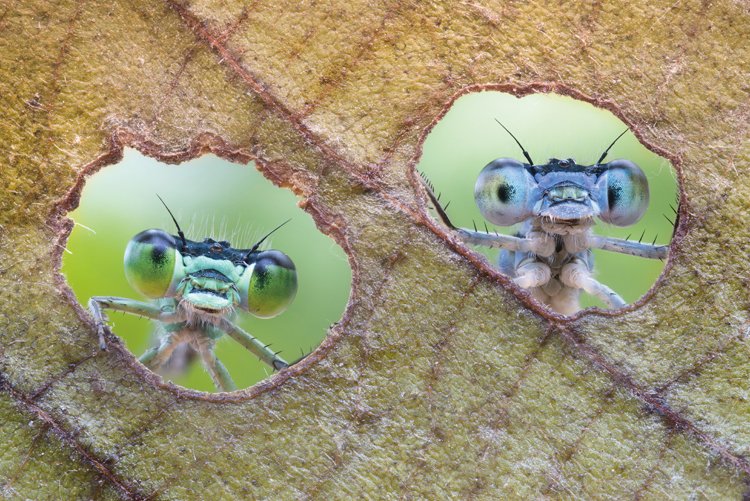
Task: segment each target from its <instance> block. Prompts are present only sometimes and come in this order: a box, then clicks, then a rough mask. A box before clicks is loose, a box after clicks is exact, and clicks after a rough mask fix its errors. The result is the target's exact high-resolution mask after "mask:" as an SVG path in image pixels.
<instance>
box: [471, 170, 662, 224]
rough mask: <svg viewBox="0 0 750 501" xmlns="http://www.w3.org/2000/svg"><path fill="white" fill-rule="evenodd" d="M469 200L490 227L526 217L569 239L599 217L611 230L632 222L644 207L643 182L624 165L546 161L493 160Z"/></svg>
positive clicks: (642, 176)
mask: <svg viewBox="0 0 750 501" xmlns="http://www.w3.org/2000/svg"><path fill="white" fill-rule="evenodd" d="M474 198H475V200H476V203H477V206H478V207H479V210H480V211H481V213H482V215H483V216H484V217H485V218H486V219H487V220H488V221H490V222H492V223H493V224H497V225H500V226H510V225H513V224H516V223H520V222H523V221H525V220H527V219H530V218H536V219H538V220H539V221H540V223H541V225H542V228H543V229H544V231H547V232H549V233H554V234H561V235H564V234H571V233H577V232H582V231H585V230H587V229H588V228H590V227H591V226H592V225H593V224H594V221H595V218H599V219H601V220H602V221H604V222H607V223H610V224H614V225H617V226H629V225H631V224H633V223H635V222H637V221H638V220H639V219H640V218H641V217H642V216H643V214H644V213H645V212H646V209H647V208H648V199H649V192H648V181H647V180H646V176H645V174H644V173H643V171H642V170H641V169H640V167H638V166H637V165H635V164H634V163H633V162H630V161H629V160H614V161H612V162H608V163H605V164H601V165H600V164H596V165H590V166H583V165H578V164H576V163H575V161H574V160H573V159H567V160H558V159H556V158H552V159H550V161H549V162H548V163H547V164H544V165H531V164H524V163H521V162H519V161H518V160H514V159H510V158H499V159H497V160H494V161H493V162H491V163H490V164H489V165H487V166H486V167H485V168H484V169H483V170H482V172H481V173H480V174H479V178H478V179H477V182H476V185H475V187H474Z"/></svg>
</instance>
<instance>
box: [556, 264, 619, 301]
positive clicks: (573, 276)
mask: <svg viewBox="0 0 750 501" xmlns="http://www.w3.org/2000/svg"><path fill="white" fill-rule="evenodd" d="M560 281H561V282H562V283H563V285H567V286H568V287H572V288H574V289H583V290H584V291H586V292H588V293H589V294H591V295H592V296H595V297H598V298H599V299H601V300H602V302H604V304H606V305H607V306H608V307H609V308H621V307H623V306H625V304H626V303H625V300H624V299H622V298H621V297H620V296H619V295H618V294H617V293H616V292H615V291H613V290H612V289H610V288H609V287H607V286H606V285H604V284H603V283H601V282H598V281H597V280H595V279H594V278H593V277H592V276H591V271H589V268H588V266H587V265H586V263H584V262H583V261H582V260H580V259H576V260H574V261H573V262H571V263H568V264H566V265H565V266H563V268H562V271H561V272H560Z"/></svg>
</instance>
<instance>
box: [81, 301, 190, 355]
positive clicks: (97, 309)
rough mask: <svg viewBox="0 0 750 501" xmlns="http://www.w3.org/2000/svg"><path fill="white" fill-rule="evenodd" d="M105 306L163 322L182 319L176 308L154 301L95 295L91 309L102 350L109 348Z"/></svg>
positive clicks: (90, 305)
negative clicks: (165, 308)
mask: <svg viewBox="0 0 750 501" xmlns="http://www.w3.org/2000/svg"><path fill="white" fill-rule="evenodd" d="M104 308H107V309H110V310H115V311H122V312H124V313H130V314H132V315H137V316H139V317H144V318H150V319H151V320H159V321H162V322H174V321H177V320H180V318H179V315H178V314H177V313H175V312H174V310H166V311H165V310H163V309H162V308H161V307H160V306H159V305H156V304H153V303H144V302H142V301H136V300H134V299H127V298H124V297H114V296H94V297H92V298H91V299H89V310H90V311H91V314H92V315H93V317H94V321H95V322H96V332H97V334H98V336H99V347H100V348H101V349H102V350H106V349H107V344H106V342H105V340H104V325H105V323H106V318H105V316H104V313H103V312H102V310H103V309H104Z"/></svg>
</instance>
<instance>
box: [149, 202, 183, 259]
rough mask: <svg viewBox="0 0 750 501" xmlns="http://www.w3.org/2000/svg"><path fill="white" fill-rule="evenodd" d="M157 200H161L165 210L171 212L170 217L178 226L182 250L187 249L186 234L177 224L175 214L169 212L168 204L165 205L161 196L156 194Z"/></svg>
mask: <svg viewBox="0 0 750 501" xmlns="http://www.w3.org/2000/svg"><path fill="white" fill-rule="evenodd" d="M156 198H158V199H159V201H160V202H161V203H162V205H163V206H164V208H165V209H167V212H169V216H170V217H171V218H172V221H174V225H175V226H177V234H178V235H179V236H180V239H181V240H182V248H183V249H184V248H186V247H187V240H185V234H184V233H183V232H182V229H181V228H180V225H179V224H177V219H175V217H174V214H172V211H171V210H169V207H167V204H166V203H164V200H162V198H161V197H160V196H159V194H158V193H157V194H156Z"/></svg>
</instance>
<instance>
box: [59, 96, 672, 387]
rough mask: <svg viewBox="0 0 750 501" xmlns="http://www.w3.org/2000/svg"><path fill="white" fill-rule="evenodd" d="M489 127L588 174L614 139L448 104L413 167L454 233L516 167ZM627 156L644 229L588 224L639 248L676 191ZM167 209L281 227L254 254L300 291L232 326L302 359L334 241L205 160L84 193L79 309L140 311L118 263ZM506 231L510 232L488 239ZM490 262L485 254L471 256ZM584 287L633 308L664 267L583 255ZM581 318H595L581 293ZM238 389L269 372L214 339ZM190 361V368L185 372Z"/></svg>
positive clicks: (583, 116) (74, 275)
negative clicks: (485, 175)
mask: <svg viewBox="0 0 750 501" xmlns="http://www.w3.org/2000/svg"><path fill="white" fill-rule="evenodd" d="M495 118H498V119H499V120H501V121H502V122H503V123H504V124H505V125H506V127H508V128H509V129H510V130H511V131H512V132H513V133H514V134H515V135H516V137H517V138H518V139H519V140H520V141H521V143H522V144H523V145H524V147H525V148H526V149H527V150H528V151H529V153H530V154H531V157H532V158H533V159H534V160H535V162H536V163H544V162H546V160H547V159H548V158H550V157H557V158H569V157H570V158H574V159H575V160H576V161H577V162H578V163H585V164H590V163H593V162H595V161H596V160H597V159H598V158H599V155H600V154H601V153H602V152H603V151H604V149H605V148H606V147H607V145H609V144H610V143H611V142H612V140H613V139H614V138H615V137H617V135H618V134H619V133H620V132H622V131H623V130H624V129H625V128H626V127H625V125H624V124H623V123H622V122H621V121H620V120H619V119H617V118H616V117H615V116H614V115H612V114H611V113H609V112H607V111H604V110H602V109H598V108H595V107H594V106H592V105H590V104H588V103H584V102H581V101H576V100H574V99H571V98H568V97H564V96H559V95H555V94H534V95H530V96H527V97H524V98H520V99H519V98H516V97H514V96H512V95H509V94H504V93H500V92H480V93H472V94H468V95H465V96H463V97H461V98H460V99H458V100H457V101H456V103H455V104H454V105H453V107H452V108H451V109H450V111H449V112H448V113H447V115H446V116H445V117H444V118H443V119H442V120H441V121H440V123H439V124H437V125H436V126H435V128H434V129H433V130H432V131H431V133H430V134H429V136H428V137H427V140H426V142H425V145H424V151H423V154H422V158H421V159H420V162H419V164H418V165H417V169H419V170H420V171H424V172H425V173H426V174H427V175H428V177H429V178H430V180H431V181H432V182H433V183H434V185H435V188H436V190H437V191H438V192H442V194H443V198H442V200H443V202H446V201H450V202H451V205H450V208H449V211H448V212H449V215H450V216H451V218H452V220H453V221H454V223H455V224H457V225H461V226H466V227H471V225H472V219H473V220H474V221H476V222H477V226H478V227H482V228H483V227H484V224H483V219H482V216H481V214H480V213H479V210H478V209H477V207H476V205H475V204H474V198H473V190H474V182H475V180H476V177H477V175H478V174H479V171H480V170H481V169H482V168H483V167H484V166H485V165H486V164H487V163H489V162H490V161H492V160H493V159H495V158H498V157H503V156H506V157H512V158H517V159H519V160H523V157H522V155H521V152H520V150H519V148H518V146H517V145H516V144H515V143H514V142H513V140H512V139H511V137H510V136H509V135H508V134H507V133H506V132H505V131H503V130H502V128H501V127H500V126H499V125H497V123H495V121H494V119H495ZM615 158H627V159H630V160H632V161H634V162H635V163H637V164H638V165H639V166H641V168H642V169H643V170H644V172H645V173H646V175H647V177H648V181H649V186H650V188H651V204H650V206H649V210H648V212H647V213H646V215H645V216H644V218H643V219H642V220H641V221H640V222H639V223H637V224H636V225H634V226H632V227H629V228H617V227H613V226H608V225H605V224H604V223H600V224H598V225H597V227H596V230H595V231H596V232H597V233H599V234H605V235H612V236H617V237H626V236H627V235H628V234H632V235H633V236H634V238H638V237H639V236H640V235H641V232H642V231H644V230H645V233H646V236H645V237H644V241H649V242H651V241H652V240H653V238H654V237H655V236H656V235H657V234H658V235H659V239H658V242H659V243H667V242H668V241H669V238H670V237H671V234H672V227H671V225H670V223H669V222H668V221H667V220H666V219H665V217H664V215H667V216H669V218H670V219H673V214H672V210H671V209H670V204H673V205H674V204H675V199H676V194H677V184H676V181H675V175H674V172H673V170H672V168H671V166H670V164H669V162H668V161H667V160H665V159H663V158H661V157H659V156H658V155H656V154H654V153H652V152H650V151H649V150H647V149H646V148H645V147H644V146H642V145H641V144H640V143H639V142H638V141H637V140H636V139H635V137H634V136H633V135H632V134H626V135H625V136H623V137H622V138H621V139H620V140H619V141H618V143H617V144H616V145H615V146H614V148H613V149H612V150H611V151H610V154H609V156H608V157H607V159H608V160H613V159H615ZM157 193H158V194H159V195H160V196H161V197H162V198H163V199H164V200H165V201H166V202H167V204H168V205H169V206H170V208H171V209H172V212H173V213H174V214H175V216H176V217H177V220H178V222H179V223H180V225H181V226H182V228H183V230H185V233H186V235H187V237H188V238H190V239H193V240H201V239H203V238H205V237H212V238H215V239H217V240H229V241H230V242H231V243H232V244H233V245H234V246H236V247H245V248H247V247H250V246H251V245H252V244H253V243H254V242H255V241H256V240H257V239H258V238H260V237H261V236H263V235H264V234H265V233H267V232H268V231H270V230H271V229H273V228H274V227H276V226H277V225H278V224H280V223H281V222H283V221H285V220H286V219H289V218H291V219H292V221H291V222H290V223H289V224H287V225H286V226H284V227H283V228H282V229H281V230H280V231H278V232H277V233H275V234H274V235H273V236H272V237H271V239H270V240H271V242H270V244H269V245H267V246H266V248H271V247H273V248H276V249H279V250H281V251H283V252H285V253H286V254H288V255H289V256H290V257H291V258H292V260H293V261H294V263H295V264H296V266H297V272H298V277H299V292H298V294H297V298H296V299H295V301H294V303H292V305H291V306H290V307H289V309H288V310H287V311H286V312H284V313H283V314H282V315H280V316H278V317H276V318H273V319H258V318H254V317H252V316H251V315H249V314H242V313H241V314H240V316H239V323H240V324H241V325H242V327H243V328H245V329H246V330H248V331H249V332H250V333H252V334H253V335H255V336H257V337H258V338H259V339H261V340H263V341H264V342H266V343H272V345H273V348H274V349H276V350H282V356H284V357H285V358H286V359H287V360H290V361H291V360H295V359H296V358H298V357H299V356H301V355H302V354H303V353H308V352H310V351H311V350H312V349H314V348H315V347H316V346H317V345H318V344H320V342H321V341H322V340H323V338H324V337H325V335H326V331H327V328H328V327H329V326H330V325H331V324H332V323H333V322H335V321H337V320H338V319H339V318H340V317H341V314H342V312H343V310H344V307H345V306H346V301H347V298H348V296H349V292H350V288H351V269H350V268H349V265H348V263H347V259H346V255H345V254H344V252H343V251H342V249H341V248H340V247H339V246H338V245H336V244H335V243H334V242H333V240H331V239H330V238H328V237H327V236H325V235H323V234H322V233H320V232H319V231H318V230H317V229H316V228H315V225H314V223H313V221H312V218H311V217H310V216H309V215H307V214H306V213H305V212H304V211H302V210H301V209H299V208H298V207H297V206H296V202H297V199H296V197H295V196H294V195H293V194H292V193H291V192H290V191H289V190H285V189H280V188H277V187H275V186H273V184H271V182H270V181H268V180H266V179H265V178H264V177H263V176H262V175H261V174H260V173H259V172H258V171H257V170H256V169H255V168H254V166H253V165H248V166H242V165H237V164H232V163H230V162H227V161H224V160H221V159H219V158H217V157H215V156H212V155H207V156H204V157H201V158H199V159H196V160H193V161H190V162H185V163H183V164H181V165H179V166H174V165H166V164H162V163H159V162H157V161H156V160H154V159H151V158H148V157H144V156H142V155H141V154H139V153H138V152H137V151H134V150H128V151H126V153H125V158H124V159H123V161H122V162H120V163H119V164H117V165H114V166H110V167H107V168H105V169H103V170H102V171H100V172H99V173H97V174H95V175H94V176H92V177H91V178H90V179H89V180H88V181H87V182H86V186H85V188H84V190H83V195H82V197H81V203H80V206H79V207H78V209H76V210H75V211H73V212H71V213H70V214H69V216H70V217H71V218H72V219H73V220H74V221H75V222H76V223H77V224H76V226H75V227H74V229H73V232H72V233H71V236H70V238H69V240H68V243H67V250H68V251H69V253H65V254H64V256H63V273H64V274H65V276H66V277H67V278H68V283H69V284H70V286H71V287H72V289H73V291H74V292H75V294H76V296H77V297H78V300H79V301H80V302H81V304H84V305H85V304H86V303H87V302H88V299H89V298H90V297H91V296H95V295H112V296H122V297H129V298H139V299H142V298H141V297H140V296H139V295H138V294H137V293H136V292H135V291H133V290H132V289H131V287H130V286H129V285H128V283H127V281H126V280H125V275H124V272H123V265H122V258H123V252H124V250H125V246H126V245H127V242H128V240H129V239H130V238H132V237H133V236H134V235H135V234H137V233H138V232H140V231H142V230H144V229H148V228H161V229H164V230H166V231H168V232H169V233H175V228H174V225H173V223H172V221H171V219H170V218H169V215H168V214H167V212H166V210H165V209H164V207H163V206H162V205H161V203H160V202H159V200H158V199H157V197H156V194H157ZM491 229H497V230H498V231H502V232H505V233H508V232H512V231H514V229H513V228H494V227H491ZM477 250H478V251H480V252H482V253H484V254H485V255H486V256H487V257H488V259H489V260H490V261H491V262H492V263H495V262H496V256H497V251H493V250H488V249H483V248H477ZM594 253H595V260H596V275H597V277H598V279H599V280H601V281H602V282H604V283H606V284H607V285H609V286H610V287H612V288H614V290H615V291H617V292H618V293H620V294H621V295H622V296H623V298H625V300H626V301H628V302H633V301H635V300H636V299H638V298H639V297H640V296H642V295H643V294H644V293H645V292H646V290H648V288H649V287H650V286H651V285H652V284H653V283H654V281H655V280H656V278H657V277H658V275H659V274H660V273H661V271H662V269H663V267H664V263H662V262H660V261H658V260H656V261H652V260H647V259H641V258H637V257H632V256H624V255H619V254H615V253H608V252H602V251H594ZM582 304H583V305H584V306H591V305H596V306H601V305H600V304H599V303H598V302H597V301H596V300H594V299H593V298H591V297H589V296H587V295H583V296H582ZM109 316H110V325H111V326H112V327H113V330H114V332H115V333H117V335H119V336H120V337H121V338H122V339H123V340H124V341H125V344H126V345H127V347H128V348H129V349H130V350H131V351H132V352H133V353H134V354H135V355H136V356H139V355H141V354H142V353H143V352H144V351H145V350H146V349H147V348H148V347H149V345H150V343H151V342H152V341H151V332H152V326H151V323H150V321H148V320H144V319H139V318H136V317H133V316H130V315H124V314H120V313H114V312H110V313H109ZM217 354H218V356H219V358H220V359H221V360H222V361H223V362H224V363H225V364H226V366H227V368H228V369H229V372H230V373H231V374H232V377H233V378H234V379H235V381H236V383H237V385H238V387H240V388H243V387H247V386H250V385H252V384H253V383H255V382H257V381H260V380H261V379H263V378H265V377H266V376H267V375H268V374H269V370H268V369H267V368H266V367H265V366H264V365H263V364H262V363H261V362H259V361H258V359H257V358H256V357H253V356H252V355H250V354H249V353H248V352H247V351H246V350H245V349H244V348H241V347H240V346H239V345H237V344H236V343H235V342H234V341H232V340H230V339H228V338H224V339H222V340H220V342H219V343H218V346H217ZM196 362H197V361H196ZM174 382H175V383H177V384H179V385H182V386H185V387H189V388H193V389H197V390H203V391H215V390H214V386H213V383H212V382H211V380H210V379H209V377H208V375H207V374H206V373H205V372H204V371H203V369H202V367H201V366H200V363H195V364H193V366H192V367H191V369H190V370H189V371H188V373H187V374H185V375H183V376H181V377H177V378H175V379H174Z"/></svg>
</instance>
